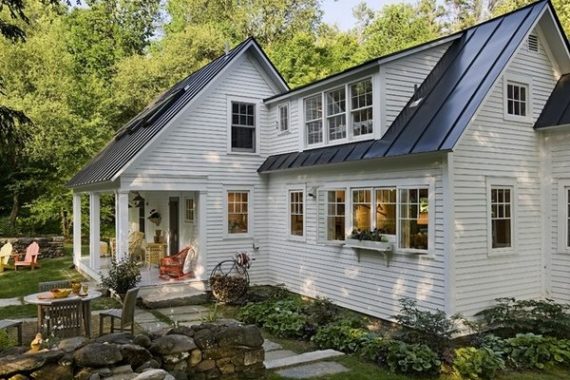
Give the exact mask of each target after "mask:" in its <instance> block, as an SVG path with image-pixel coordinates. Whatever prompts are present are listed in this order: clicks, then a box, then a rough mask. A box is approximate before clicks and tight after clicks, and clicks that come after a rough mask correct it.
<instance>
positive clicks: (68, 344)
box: [57, 336, 89, 352]
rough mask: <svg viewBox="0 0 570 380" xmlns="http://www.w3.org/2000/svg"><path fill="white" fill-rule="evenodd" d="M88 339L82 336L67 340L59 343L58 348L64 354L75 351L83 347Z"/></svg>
mask: <svg viewBox="0 0 570 380" xmlns="http://www.w3.org/2000/svg"><path fill="white" fill-rule="evenodd" d="M88 341H89V339H87V338H86V337H84V336H76V337H74V338H67V339H64V340H62V341H61V342H59V344H58V346H57V347H58V348H59V349H60V350H63V351H64V352H72V351H75V350H77V349H78V348H79V347H81V346H84V345H85V344H86V343H87V342H88Z"/></svg>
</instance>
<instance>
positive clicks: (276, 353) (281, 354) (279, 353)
mask: <svg viewBox="0 0 570 380" xmlns="http://www.w3.org/2000/svg"><path fill="white" fill-rule="evenodd" d="M295 355H297V354H296V353H295V352H293V351H289V350H273V351H269V352H266V353H265V361H267V362H269V361H272V360H276V359H283V358H288V357H291V356H295Z"/></svg>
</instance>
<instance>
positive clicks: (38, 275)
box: [0, 247, 118, 319]
mask: <svg viewBox="0 0 570 380" xmlns="http://www.w3.org/2000/svg"><path fill="white" fill-rule="evenodd" d="M57 280H79V281H85V278H84V277H83V276H81V275H80V274H79V273H78V272H77V271H75V269H73V260H72V256H71V249H70V248H69V247H66V254H65V256H63V257H59V258H54V259H45V260H40V268H36V269H35V270H33V271H31V270H29V269H20V270H18V271H17V272H15V271H14V270H11V269H7V270H6V271H5V272H2V273H0V298H13V297H19V298H23V297H24V296H26V295H28V294H31V293H36V292H37V291H38V283H40V282H44V281H57ZM117 305H118V303H117V301H115V300H112V299H109V298H100V299H97V300H94V301H93V303H92V307H93V309H95V310H100V309H107V308H111V307H117ZM36 310H37V308H36V306H35V305H21V306H6V307H0V319H4V318H26V317H35V316H36Z"/></svg>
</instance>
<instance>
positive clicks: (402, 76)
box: [382, 44, 449, 126]
mask: <svg viewBox="0 0 570 380" xmlns="http://www.w3.org/2000/svg"><path fill="white" fill-rule="evenodd" d="M448 47H449V44H443V45H440V46H437V47H434V48H431V49H428V50H424V51H421V52H418V53H416V54H412V55H410V56H407V57H404V58H401V59H398V60H396V61H393V62H390V63H388V64H386V65H385V66H384V72H385V79H384V86H385V88H383V89H382V91H383V92H384V96H383V98H384V99H385V104H383V105H382V109H383V110H384V112H385V115H386V116H385V121H386V125H387V126H390V125H392V122H393V121H394V119H395V118H396V116H398V114H399V113H400V111H401V110H402V109H403V108H404V106H405V105H406V103H408V101H409V100H410V98H411V97H412V95H413V94H414V86H418V87H419V86H420V85H421V84H422V82H423V81H424V79H425V78H426V77H427V76H428V74H429V73H430V71H431V70H432V69H433V67H434V66H435V65H436V63H437V62H438V61H439V59H440V58H441V56H442V55H443V54H444V53H445V51H446V50H447V48H448Z"/></svg>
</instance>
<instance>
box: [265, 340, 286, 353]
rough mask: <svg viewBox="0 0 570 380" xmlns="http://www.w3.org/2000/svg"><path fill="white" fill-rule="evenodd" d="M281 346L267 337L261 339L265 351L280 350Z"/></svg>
mask: <svg viewBox="0 0 570 380" xmlns="http://www.w3.org/2000/svg"><path fill="white" fill-rule="evenodd" d="M282 348H283V347H282V346H281V345H280V344H279V343H275V342H272V341H270V340H269V339H265V340H264V341H263V350H264V351H265V352H269V351H277V350H280V349H282Z"/></svg>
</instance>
